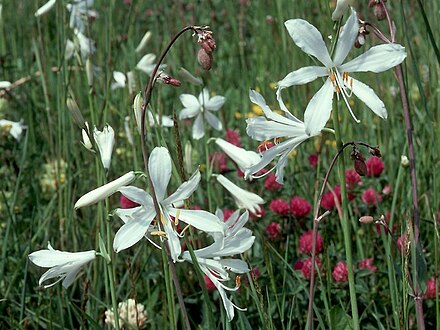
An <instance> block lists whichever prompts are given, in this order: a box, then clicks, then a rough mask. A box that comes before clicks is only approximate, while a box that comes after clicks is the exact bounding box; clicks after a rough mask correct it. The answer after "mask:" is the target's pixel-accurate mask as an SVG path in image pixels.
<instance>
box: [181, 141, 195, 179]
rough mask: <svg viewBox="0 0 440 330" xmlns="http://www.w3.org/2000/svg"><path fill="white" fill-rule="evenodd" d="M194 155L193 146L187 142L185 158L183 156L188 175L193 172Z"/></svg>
mask: <svg viewBox="0 0 440 330" xmlns="http://www.w3.org/2000/svg"><path fill="white" fill-rule="evenodd" d="M192 158H193V154H192V145H191V143H190V142H186V144H185V150H184V156H183V165H184V167H185V170H186V172H187V173H192V172H193V161H192Z"/></svg>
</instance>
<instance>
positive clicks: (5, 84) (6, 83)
mask: <svg viewBox="0 0 440 330" xmlns="http://www.w3.org/2000/svg"><path fill="white" fill-rule="evenodd" d="M11 85H12V84H11V82H10V81H5V80H3V81H0V89H3V88H8V87H9V86H11Z"/></svg>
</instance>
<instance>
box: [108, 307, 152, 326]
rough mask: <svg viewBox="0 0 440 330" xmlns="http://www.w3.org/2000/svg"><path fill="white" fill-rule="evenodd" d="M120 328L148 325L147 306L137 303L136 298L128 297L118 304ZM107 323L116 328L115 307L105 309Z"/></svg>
mask: <svg viewBox="0 0 440 330" xmlns="http://www.w3.org/2000/svg"><path fill="white" fill-rule="evenodd" d="M118 315H119V328H120V329H126V330H131V329H142V328H144V327H145V326H146V322H147V312H146V311H145V306H144V305H142V304H136V301H135V300H134V299H127V300H125V301H123V302H120V303H119V304H118ZM105 324H108V325H109V326H110V327H112V328H115V315H114V312H113V309H107V310H106V311H105Z"/></svg>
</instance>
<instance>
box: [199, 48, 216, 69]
mask: <svg viewBox="0 0 440 330" xmlns="http://www.w3.org/2000/svg"><path fill="white" fill-rule="evenodd" d="M197 60H198V62H199V64H200V66H201V67H202V69H203V70H206V71H209V70H211V67H212V54H211V53H207V52H206V50H205V49H204V48H200V49H199V52H198V54H197Z"/></svg>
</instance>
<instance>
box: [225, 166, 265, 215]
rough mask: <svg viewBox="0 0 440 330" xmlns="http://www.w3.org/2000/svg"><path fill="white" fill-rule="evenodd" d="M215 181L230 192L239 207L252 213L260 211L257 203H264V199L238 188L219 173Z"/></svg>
mask: <svg viewBox="0 0 440 330" xmlns="http://www.w3.org/2000/svg"><path fill="white" fill-rule="evenodd" d="M217 181H218V182H219V183H220V184H221V185H222V186H223V187H225V189H226V190H228V191H229V192H230V193H231V195H232V197H234V200H235V203H236V204H237V206H238V207H239V208H244V209H247V210H249V211H251V212H252V213H254V214H259V213H260V212H261V207H260V205H259V204H264V200H263V199H262V198H261V197H260V196H258V195H257V194H254V193H252V192H250V191H247V190H244V189H242V188H240V187H239V186H237V185H236V184H234V183H233V182H231V181H230V180H229V179H227V178H226V177H224V176H223V175H221V174H220V175H217Z"/></svg>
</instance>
